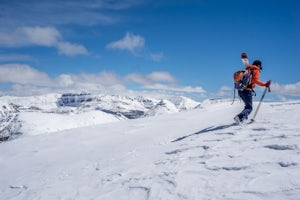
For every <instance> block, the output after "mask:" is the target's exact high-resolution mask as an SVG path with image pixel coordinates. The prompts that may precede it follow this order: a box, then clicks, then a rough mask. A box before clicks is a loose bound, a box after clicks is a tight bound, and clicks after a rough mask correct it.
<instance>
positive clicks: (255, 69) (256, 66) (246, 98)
mask: <svg viewBox="0 0 300 200" xmlns="http://www.w3.org/2000/svg"><path fill="white" fill-rule="evenodd" d="M246 69H247V70H250V71H252V80H251V84H250V85H249V86H248V87H247V88H246V89H244V90H239V91H238V94H239V96H240V98H241V99H242V100H243V102H244V104H245V107H244V110H243V111H242V112H241V113H240V114H238V115H236V116H235V117H234V121H235V122H236V123H238V124H240V123H242V122H243V121H244V120H246V119H248V115H249V114H250V113H251V111H252V96H253V95H254V94H255V92H254V90H253V89H254V87H255V85H256V84H257V85H259V86H262V87H270V85H271V81H267V82H265V83H263V82H261V81H260V80H259V76H260V70H262V65H261V61H260V60H255V61H254V62H253V64H252V65H250V66H248V67H247V68H246Z"/></svg>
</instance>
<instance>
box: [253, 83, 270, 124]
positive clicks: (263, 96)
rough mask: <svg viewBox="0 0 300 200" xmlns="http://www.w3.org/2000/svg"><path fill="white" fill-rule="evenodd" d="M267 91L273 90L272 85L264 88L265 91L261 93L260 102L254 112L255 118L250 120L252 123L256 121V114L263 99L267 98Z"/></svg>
mask: <svg viewBox="0 0 300 200" xmlns="http://www.w3.org/2000/svg"><path fill="white" fill-rule="evenodd" d="M267 91H268V92H271V89H270V86H269V87H266V88H265V90H264V92H263V94H262V95H261V98H260V101H259V104H258V106H257V108H256V110H255V113H254V115H253V118H252V119H251V122H250V123H252V122H254V121H255V120H254V119H255V117H256V115H257V112H258V110H259V108H260V105H261V102H262V101H263V99H264V98H265V95H266V93H267Z"/></svg>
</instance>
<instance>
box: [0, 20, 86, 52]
mask: <svg viewBox="0 0 300 200" xmlns="http://www.w3.org/2000/svg"><path fill="white" fill-rule="evenodd" d="M0 45H3V46H6V47H24V46H42V47H54V48H57V50H58V51H59V54H62V55H66V56H76V55H88V50H87V49H86V48H85V47H84V46H83V45H80V44H74V43H70V42H67V41H64V40H63V39H62V36H61V33H60V32H59V31H58V30H57V29H56V28H54V27H39V26H35V27H22V28H18V29H17V30H16V31H14V32H12V33H1V32H0Z"/></svg>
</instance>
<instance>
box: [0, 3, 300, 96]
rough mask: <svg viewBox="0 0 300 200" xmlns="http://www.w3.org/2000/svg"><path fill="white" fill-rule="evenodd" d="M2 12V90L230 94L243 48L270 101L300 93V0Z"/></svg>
mask: <svg viewBox="0 0 300 200" xmlns="http://www.w3.org/2000/svg"><path fill="white" fill-rule="evenodd" d="M0 10H1V14H0V24H1V26H0V89H1V91H0V95H32V94H42V93H47V92H68V91H88V92H104V93H122V94H131V95H139V94H152V95H155V94H157V95H158V94H176V95H186V96H190V97H193V98H196V99H205V98H218V97H232V95H233V88H232V87H233V86H232V85H233V83H232V74H233V72H234V71H236V70H238V69H240V68H242V67H243V66H242V62H241V60H240V54H241V53H242V52H247V53H248V56H249V58H250V60H251V61H253V60H254V59H260V60H261V61H262V62H263V71H262V74H261V80H262V81H267V80H269V79H271V80H272V81H273V84H272V95H269V97H270V98H271V97H272V98H275V99H278V98H279V99H293V98H299V96H300V80H299V74H300V68H299V66H298V65H299V62H298V59H299V57H300V14H299V13H300V12H299V10H300V3H299V2H298V1H297V0H285V1H271V0H252V1H239V0H227V1H225V0H224V1H222V0H197V1H196V0H195V1H193V0H185V1H179V0H165V1H153V0H123V1H118V0H115V1H111V0H93V1H92V0H85V1H70V0H66V1H57V0H44V1H40V0H27V1H25V0H2V1H1V2H0ZM257 90H258V91H260V89H257Z"/></svg>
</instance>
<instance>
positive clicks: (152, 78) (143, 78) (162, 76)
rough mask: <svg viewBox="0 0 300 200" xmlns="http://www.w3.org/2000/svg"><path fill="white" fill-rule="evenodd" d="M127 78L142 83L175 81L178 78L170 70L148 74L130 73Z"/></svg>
mask: <svg viewBox="0 0 300 200" xmlns="http://www.w3.org/2000/svg"><path fill="white" fill-rule="evenodd" d="M125 80H127V81H132V82H135V83H140V84H152V83H156V82H175V81H176V79H175V78H174V77H173V76H172V75H171V74H169V73H168V72H152V73H150V74H147V75H143V74H129V75H127V76H126V77H125Z"/></svg>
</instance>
